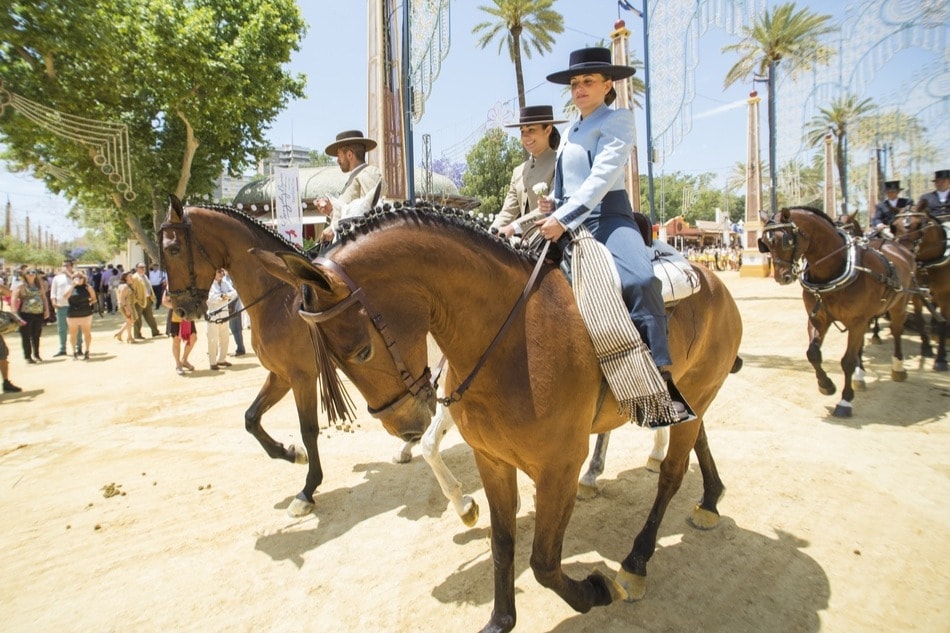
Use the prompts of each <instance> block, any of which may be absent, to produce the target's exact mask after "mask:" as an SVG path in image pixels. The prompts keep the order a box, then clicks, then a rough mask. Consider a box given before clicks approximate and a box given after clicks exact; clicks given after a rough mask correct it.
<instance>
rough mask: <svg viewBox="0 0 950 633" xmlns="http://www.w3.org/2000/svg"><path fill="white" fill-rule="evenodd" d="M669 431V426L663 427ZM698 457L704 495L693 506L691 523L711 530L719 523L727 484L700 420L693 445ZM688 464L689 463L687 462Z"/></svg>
mask: <svg viewBox="0 0 950 633" xmlns="http://www.w3.org/2000/svg"><path fill="white" fill-rule="evenodd" d="M663 429H664V430H666V431H667V432H669V431H668V429H669V427H663ZM693 451H694V452H695V453H696V459H697V460H698V461H699V470H700V472H702V474H703V497H702V499H700V500H699V503H698V504H696V507H695V508H693V516H692V517H691V519H690V523H692V524H693V526H695V527H697V528H699V529H701V530H711V529H713V528H714V527H716V526H717V525H719V508H718V504H719V500H720V499H722V497H723V495H724V494H725V493H726V486H725V485H723V483H722V479H720V478H719V470H718V469H717V468H716V462H715V461H714V460H713V456H712V452H710V450H709V439H708V438H707V437H706V425H705V424H703V423H702V422H700V425H699V435H698V436H697V437H696V445H695V446H693ZM687 466H688V464H687Z"/></svg>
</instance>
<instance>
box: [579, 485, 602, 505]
mask: <svg viewBox="0 0 950 633" xmlns="http://www.w3.org/2000/svg"><path fill="white" fill-rule="evenodd" d="M598 494H599V492H598V490H597V486H588V485H587V484H577V498H578V499H580V500H581V501H588V500H590V499H593V498H594V497H596V496H597V495H598Z"/></svg>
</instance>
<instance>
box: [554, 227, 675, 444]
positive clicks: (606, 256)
mask: <svg viewBox="0 0 950 633" xmlns="http://www.w3.org/2000/svg"><path fill="white" fill-rule="evenodd" d="M571 270H572V272H573V280H574V298H575V300H576V301H577V307H578V308H579V309H580V312H581V317H582V318H583V320H584V324H585V325H586V326H587V331H588V333H589V334H590V338H591V341H593V343H594V350H595V352H596V353H597V359H598V360H599V361H600V369H601V371H602V372H603V374H604V377H605V378H606V379H607V384H608V385H610V390H611V391H612V392H613V394H614V397H615V398H616V399H617V402H618V403H619V405H620V413H621V414H622V415H623V416H625V417H626V418H628V419H630V420H631V421H636V422H637V424H639V425H640V426H646V427H655V426H667V425H669V424H671V423H673V422H674V421H675V420H676V419H677V416H676V414H675V412H674V409H673V403H672V402H671V401H670V394H669V391H667V388H666V383H665V382H664V381H663V378H662V377H661V376H660V372H659V370H658V369H657V367H656V364H655V363H654V362H653V356H652V355H651V354H650V350H649V348H648V347H647V346H646V344H645V343H644V342H643V339H641V338H640V333H639V332H638V331H637V328H636V327H635V326H634V325H633V321H631V320H630V312H629V311H628V310H627V307H626V305H625V304H624V302H623V297H622V296H621V294H620V289H619V285H620V284H619V283H618V275H617V269H616V266H614V263H613V256H612V255H611V254H610V251H608V250H607V247H606V246H604V245H603V244H601V243H600V242H598V241H597V240H596V239H594V236H593V235H591V233H590V231H589V230H587V228H586V227H584V226H580V227H579V228H578V229H577V230H576V231H574V244H573V259H572V262H571Z"/></svg>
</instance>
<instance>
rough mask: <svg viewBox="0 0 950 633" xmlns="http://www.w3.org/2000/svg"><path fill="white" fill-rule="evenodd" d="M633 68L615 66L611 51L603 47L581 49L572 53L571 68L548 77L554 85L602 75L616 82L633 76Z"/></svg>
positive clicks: (567, 83)
mask: <svg viewBox="0 0 950 633" xmlns="http://www.w3.org/2000/svg"><path fill="white" fill-rule="evenodd" d="M635 72H636V70H635V69H634V68H633V66H615V65H614V64H613V63H612V61H611V57H610V49H609V48H603V47H594V48H581V49H578V50H576V51H573V52H572V53H571V58H570V67H569V68H568V69H567V70H561V71H558V72H556V73H551V74H550V75H548V81H550V82H551V83H554V84H562V85H565V86H566V85H569V84H570V83H571V77H575V76H577V75H590V74H593V73H600V74H602V75H605V76H607V77H609V78H611V79H613V80H614V81H617V80H620V79H626V78H627V77H630V76H632V75H633V74H634V73H635Z"/></svg>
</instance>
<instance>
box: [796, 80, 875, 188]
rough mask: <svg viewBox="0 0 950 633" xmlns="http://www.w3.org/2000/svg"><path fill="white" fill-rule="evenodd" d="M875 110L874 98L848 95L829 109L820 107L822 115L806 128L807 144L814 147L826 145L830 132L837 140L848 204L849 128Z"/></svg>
mask: <svg viewBox="0 0 950 633" xmlns="http://www.w3.org/2000/svg"><path fill="white" fill-rule="evenodd" d="M874 109H875V106H874V102H873V101H872V100H871V99H861V100H858V98H857V97H856V96H855V95H851V94H849V95H844V96H841V97H838V98H837V99H834V100H833V101H832V102H831V105H830V106H829V107H827V108H819V109H818V111H819V112H820V113H821V114H817V115H815V116H813V117H812V118H811V121H809V122H808V123H807V125H806V127H805V141H806V142H807V143H808V144H809V145H811V146H812V147H820V146H821V145H822V144H824V142H825V135H826V134H828V133H829V132H830V133H831V135H832V136H833V137H834V143H835V163H836V164H837V166H838V182H839V183H841V197H842V199H843V200H844V201H845V202H847V201H848V165H847V156H845V148H846V147H847V146H848V143H847V135H848V127H849V126H850V125H852V124H855V123H857V121H859V120H860V119H861V117H863V116H865V115H867V114H868V113H870V112H872V111H873V110H874Z"/></svg>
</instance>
